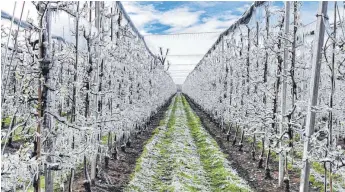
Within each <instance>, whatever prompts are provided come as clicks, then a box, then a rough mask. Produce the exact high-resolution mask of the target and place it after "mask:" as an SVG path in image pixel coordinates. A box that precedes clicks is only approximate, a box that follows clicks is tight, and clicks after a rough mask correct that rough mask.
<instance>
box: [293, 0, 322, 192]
mask: <svg viewBox="0 0 345 192" xmlns="http://www.w3.org/2000/svg"><path fill="white" fill-rule="evenodd" d="M327 4H328V2H327V1H323V2H320V3H319V10H318V13H317V21H316V30H315V40H314V43H315V44H314V49H313V58H312V63H311V64H312V74H311V79H310V98H309V104H308V110H307V120H306V127H305V128H306V130H305V133H306V137H305V139H304V147H303V148H304V149H303V160H302V163H303V168H302V174H301V183H300V192H308V191H309V174H310V162H309V159H308V153H309V151H310V147H311V146H310V137H311V135H312V134H313V133H314V126H315V116H316V112H315V109H314V107H315V106H316V105H317V100H318V93H319V82H320V68H321V51H322V46H323V42H324V35H325V25H324V23H323V19H324V16H326V14H327Z"/></svg>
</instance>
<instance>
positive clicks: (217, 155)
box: [182, 97, 251, 192]
mask: <svg viewBox="0 0 345 192" xmlns="http://www.w3.org/2000/svg"><path fill="white" fill-rule="evenodd" d="M182 102H183V106H184V110H185V112H186V116H187V120H188V126H189V129H190V131H191V134H192V136H193V139H194V141H195V144H196V146H197V149H198V153H199V155H200V160H201V163H202V165H203V167H204V170H205V171H206V177H207V178H208V179H209V183H210V185H211V188H212V191H236V192H239V191H241V192H244V191H251V190H250V188H249V187H248V186H247V185H246V184H244V182H243V181H242V180H241V178H240V177H238V176H237V175H236V174H235V173H234V172H232V170H231V168H230V167H229V168H228V169H227V168H226V167H227V166H228V165H227V163H226V156H225V155H224V154H223V153H222V152H221V151H220V149H219V146H218V145H217V143H216V141H215V140H214V139H213V138H212V137H211V136H210V135H209V134H208V133H207V132H206V131H205V130H204V129H203V128H202V126H201V123H200V119H199V117H198V116H196V115H195V113H194V112H193V111H192V110H191V108H190V106H189V104H188V102H187V100H186V99H185V97H182Z"/></svg>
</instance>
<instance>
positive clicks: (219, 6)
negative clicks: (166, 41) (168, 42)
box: [122, 1, 318, 35]
mask: <svg viewBox="0 0 345 192" xmlns="http://www.w3.org/2000/svg"><path fill="white" fill-rule="evenodd" d="M122 3H123V5H124V7H125V9H126V11H127V12H128V14H129V15H130V17H131V19H132V20H133V22H134V24H135V25H136V27H137V28H138V29H139V31H140V32H141V33H142V34H143V35H145V34H170V33H183V32H207V31H223V30H225V29H226V28H228V27H229V26H230V25H231V24H232V23H234V22H235V21H236V20H237V19H238V18H239V17H240V16H241V15H242V14H243V13H244V12H245V11H246V10H247V8H248V7H249V6H250V5H251V4H252V1H230V2H229V1H164V2H159V1H155V2H152V1H151V2H150V1H146V2H145V1H144V2H122ZM272 5H273V6H276V7H280V8H282V7H284V4H283V2H282V1H276V2H272ZM317 6H318V3H317V2H303V6H302V8H301V10H302V15H301V16H303V19H304V20H305V21H306V23H307V22H309V21H312V20H313V19H314V18H315V13H316V10H317Z"/></svg>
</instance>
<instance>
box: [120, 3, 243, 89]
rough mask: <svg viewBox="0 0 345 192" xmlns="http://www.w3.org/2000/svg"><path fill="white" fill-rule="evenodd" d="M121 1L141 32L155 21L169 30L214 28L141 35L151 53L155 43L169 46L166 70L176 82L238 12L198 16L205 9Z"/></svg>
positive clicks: (154, 48)
mask: <svg viewBox="0 0 345 192" xmlns="http://www.w3.org/2000/svg"><path fill="white" fill-rule="evenodd" d="M216 3H218V2H193V3H192V4H191V6H192V5H193V7H194V6H199V7H209V6H214V5H215V4H216ZM195 4H197V5H195ZM123 5H124V7H125V9H126V11H127V12H128V14H129V16H130V17H131V20H132V21H133V22H134V24H135V26H136V27H137V28H138V30H139V31H140V33H141V34H143V35H145V34H147V33H148V31H150V30H153V29H154V27H155V26H154V25H153V24H156V23H160V24H163V25H166V26H169V27H170V28H169V29H167V30H165V31H164V32H165V33H169V34H171V33H200V32H215V31H218V33H201V34H196V35H195V34H194V35H193V34H191V35H188V34H187V35H167V36H165V35H164V36H155V35H154V36H145V41H146V42H147V44H148V46H149V48H150V49H151V51H152V52H153V53H157V52H158V50H159V47H163V48H169V57H168V60H169V61H170V63H171V66H170V70H169V72H170V73H171V76H172V78H173V79H174V81H175V83H178V84H181V83H183V81H184V80H185V78H186V77H187V75H188V73H189V72H191V71H192V70H193V69H194V66H195V65H196V64H197V63H198V62H199V61H200V59H201V58H202V57H203V55H204V54H205V53H206V52H207V51H208V50H209V48H210V47H211V46H212V44H213V43H214V42H215V41H216V40H217V38H218V36H219V34H220V33H221V32H222V31H224V30H225V29H227V28H228V27H230V26H231V24H233V23H234V22H236V20H237V19H238V18H239V15H235V14H233V12H232V11H223V12H220V13H214V14H212V16H210V17H201V16H202V15H203V14H204V13H205V11H204V10H202V8H200V10H199V11H193V10H192V9H191V7H188V6H187V5H184V6H181V7H176V8H174V9H170V10H167V11H160V10H157V9H155V7H154V6H152V5H142V4H140V3H137V2H123ZM179 55H182V56H179ZM183 55H190V56H187V57H186V56H183Z"/></svg>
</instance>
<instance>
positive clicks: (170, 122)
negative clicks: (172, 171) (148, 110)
mask: <svg viewBox="0 0 345 192" xmlns="http://www.w3.org/2000/svg"><path fill="white" fill-rule="evenodd" d="M176 105H177V99H175V102H174V103H173V104H172V105H170V106H169V109H171V113H170V117H169V116H166V117H164V119H162V120H161V121H160V122H159V126H158V127H156V128H155V129H154V130H153V132H152V136H151V138H150V139H148V140H147V141H146V142H145V144H144V145H147V144H148V143H151V142H152V140H153V138H154V137H155V135H156V134H158V133H159V132H160V128H159V127H160V126H164V125H165V122H166V119H167V118H169V120H168V125H167V126H168V128H169V126H170V128H172V125H173V124H174V122H175V111H176ZM167 115H169V114H168V113H167ZM165 134H171V131H170V132H169V131H168V132H167V133H165ZM162 144H163V143H158V144H157V147H162ZM164 144H168V143H167V141H165V142H164ZM162 152H163V154H162V155H163V156H164V155H166V154H165V153H164V151H162ZM147 154H148V151H147V148H146V147H144V150H143V152H142V154H141V155H140V157H139V158H138V159H137V162H136V165H135V169H134V171H133V172H132V174H131V175H130V180H133V178H134V176H135V174H136V173H138V172H140V171H141V169H142V161H143V158H144V157H146V156H147ZM158 172H159V171H158ZM160 172H161V174H162V171H160ZM155 185H156V187H157V188H161V189H162V190H163V189H166V190H169V188H166V186H164V185H163V184H162V182H161V181H159V180H158V181H156V182H155ZM129 190H134V191H138V190H139V189H138V187H136V186H132V185H131V186H130V187H129Z"/></svg>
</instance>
